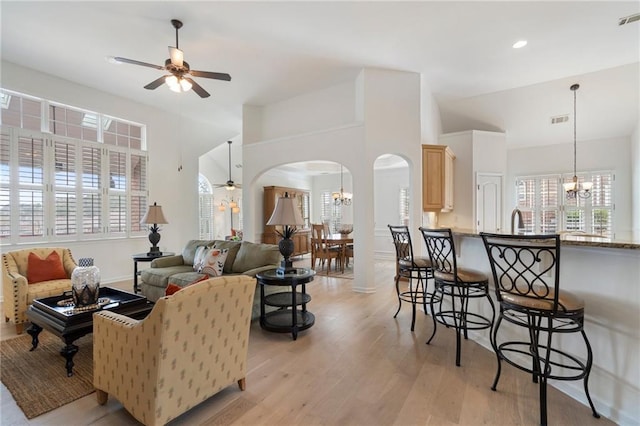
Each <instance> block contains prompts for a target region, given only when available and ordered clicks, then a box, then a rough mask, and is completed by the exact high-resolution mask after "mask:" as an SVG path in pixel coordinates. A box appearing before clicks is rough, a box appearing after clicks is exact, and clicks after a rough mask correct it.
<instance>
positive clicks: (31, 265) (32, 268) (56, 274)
mask: <svg viewBox="0 0 640 426" xmlns="http://www.w3.org/2000/svg"><path fill="white" fill-rule="evenodd" d="M65 278H69V277H68V276H67V271H65V270H64V266H62V260H60V255H58V253H57V252H56V251H52V252H51V254H49V256H47V257H46V258H45V259H40V257H39V256H38V255H37V254H35V253H33V252H31V253H29V258H28V263H27V281H28V282H29V284H34V283H40V282H43V281H50V280H62V279H65Z"/></svg>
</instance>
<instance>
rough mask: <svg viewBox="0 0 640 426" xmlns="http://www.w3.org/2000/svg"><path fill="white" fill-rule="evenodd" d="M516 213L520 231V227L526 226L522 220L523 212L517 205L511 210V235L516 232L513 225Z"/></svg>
mask: <svg viewBox="0 0 640 426" xmlns="http://www.w3.org/2000/svg"><path fill="white" fill-rule="evenodd" d="M516 215H518V232H520V229H522V228H524V222H523V221H522V212H521V211H520V209H519V208H518V207H516V208H515V209H513V211H512V212H511V235H513V234H515V233H514V232H513V225H514V222H515V219H516Z"/></svg>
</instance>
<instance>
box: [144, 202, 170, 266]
mask: <svg viewBox="0 0 640 426" xmlns="http://www.w3.org/2000/svg"><path fill="white" fill-rule="evenodd" d="M140 223H142V224H144V225H152V226H150V227H149V231H151V232H149V242H150V243H151V248H149V253H147V255H148V256H162V252H161V251H160V249H159V248H158V243H159V242H160V234H159V233H158V230H160V228H159V227H158V224H161V225H164V224H166V223H169V222H167V219H165V218H164V214H163V213H162V206H159V205H157V204H156V203H155V202H154V203H153V205H152V206H149V210H147V213H145V215H144V217H143V218H142V220H141V221H140Z"/></svg>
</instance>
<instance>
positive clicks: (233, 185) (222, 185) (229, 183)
mask: <svg viewBox="0 0 640 426" xmlns="http://www.w3.org/2000/svg"><path fill="white" fill-rule="evenodd" d="M227 143H228V144H229V180H228V181H227V182H225V183H220V184H216V185H214V186H215V187H216V188H224V189H226V190H227V191H233V190H234V189H236V188H238V189H240V188H242V184H239V183H235V182H234V181H232V180H231V144H232V143H233V142H231V141H227Z"/></svg>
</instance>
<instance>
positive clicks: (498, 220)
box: [476, 173, 503, 232]
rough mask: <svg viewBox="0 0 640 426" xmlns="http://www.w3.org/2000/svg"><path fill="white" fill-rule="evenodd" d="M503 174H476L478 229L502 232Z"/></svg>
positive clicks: (480, 230) (479, 230)
mask: <svg viewBox="0 0 640 426" xmlns="http://www.w3.org/2000/svg"><path fill="white" fill-rule="evenodd" d="M502 178H503V177H502V175H501V174H495V173H478V174H477V175H476V191H477V192H476V231H478V232H500V231H501V228H502Z"/></svg>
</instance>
